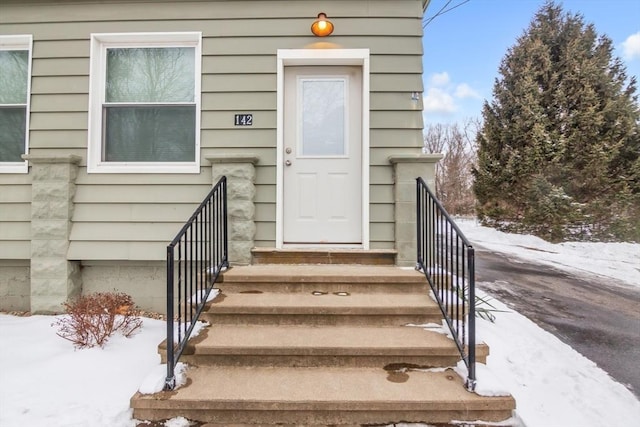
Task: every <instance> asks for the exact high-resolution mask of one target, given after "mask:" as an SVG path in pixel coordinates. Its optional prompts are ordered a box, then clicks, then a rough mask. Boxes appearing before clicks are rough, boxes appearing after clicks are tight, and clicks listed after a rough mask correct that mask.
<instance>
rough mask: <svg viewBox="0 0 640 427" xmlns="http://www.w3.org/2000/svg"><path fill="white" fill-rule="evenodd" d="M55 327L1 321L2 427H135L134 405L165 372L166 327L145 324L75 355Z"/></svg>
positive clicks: (45, 322)
mask: <svg viewBox="0 0 640 427" xmlns="http://www.w3.org/2000/svg"><path fill="white" fill-rule="evenodd" d="M54 320H55V318H54V317H52V316H31V317H15V316H8V315H0V340H2V351H0V385H1V386H0V426H2V427H20V426H43V427H44V426H47V427H129V426H134V425H135V423H134V422H133V420H132V419H131V411H130V409H129V398H131V396H133V394H134V393H135V392H136V390H137V389H138V387H139V386H140V384H141V383H142V380H143V378H144V377H145V375H146V373H147V372H149V371H150V370H152V369H153V368H154V367H155V366H158V365H159V364H160V357H159V356H158V354H157V350H156V349H157V346H158V344H159V343H160V341H162V339H163V337H164V335H165V334H166V326H165V323H164V322H162V321H159V320H152V319H144V321H143V326H142V330H141V331H140V332H139V333H137V334H136V335H135V336H133V337H131V338H124V337H122V336H117V335H116V336H113V337H112V338H111V339H110V340H109V342H108V343H107V344H106V346H105V347H104V349H100V348H98V347H96V348H90V349H83V350H75V349H74V347H73V345H72V344H71V342H69V341H66V340H64V339H62V338H60V337H59V336H57V335H56V329H55V328H54V327H52V326H51V324H52V323H53V321H54Z"/></svg>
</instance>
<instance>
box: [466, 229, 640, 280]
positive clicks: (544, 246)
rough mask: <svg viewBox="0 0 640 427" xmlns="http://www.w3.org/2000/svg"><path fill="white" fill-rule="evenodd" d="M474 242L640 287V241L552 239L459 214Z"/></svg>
mask: <svg viewBox="0 0 640 427" xmlns="http://www.w3.org/2000/svg"><path fill="white" fill-rule="evenodd" d="M456 224H457V225H458V226H459V227H460V229H461V230H462V232H463V233H464V235H465V236H466V237H467V239H469V241H471V244H478V245H480V246H482V247H483V248H486V249H489V250H491V251H495V252H502V253H507V254H510V255H513V256H516V257H519V258H522V259H526V260H531V261H534V262H537V263H539V264H545V265H549V266H551V267H555V268H558V269H560V270H564V271H569V272H573V273H582V274H584V273H588V274H594V275H598V276H604V277H609V278H611V279H615V280H619V281H621V282H624V283H626V284H627V285H631V286H636V287H640V244H638V243H599V242H566V243H549V242H547V241H545V240H542V239H540V238H539V237H535V236H531V235H524V234H509V233H503V232H501V231H497V230H495V229H493V228H488V227H481V226H480V225H479V224H478V223H477V221H475V220H470V219H461V218H456Z"/></svg>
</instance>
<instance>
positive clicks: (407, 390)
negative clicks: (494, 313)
mask: <svg viewBox="0 0 640 427" xmlns="http://www.w3.org/2000/svg"><path fill="white" fill-rule="evenodd" d="M131 407H132V408H133V416H134V418H136V419H139V420H150V421H158V420H163V419H169V418H172V417H174V416H175V415H176V414H180V415H181V416H183V417H186V418H188V419H190V420H194V421H199V422H203V423H205V422H206V423H216V424H223V425H230V424H242V423H245V424H278V423H285V424H301V425H319V424H324V425H345V424H346V425H353V424H390V423H395V422H401V421H402V422H422V423H449V422H451V420H460V421H475V420H483V421H496V422H497V421H503V420H506V419H508V418H509V417H510V416H511V413H512V410H513V409H514V408H515V402H514V400H513V398H512V397H481V396H478V395H476V394H474V393H470V392H468V391H466V390H465V388H464V386H463V381H462V379H461V378H460V377H459V376H458V375H457V374H456V373H455V372H453V371H452V370H445V371H442V372H418V371H407V372H399V371H385V370H384V369H382V368H283V367H275V368H274V367H207V366H204V367H194V368H190V369H189V370H188V380H187V385H186V386H184V387H182V388H179V389H177V390H174V391H172V392H162V393H157V394H154V395H140V394H139V393H137V394H136V395H134V396H133V398H132V399H131Z"/></svg>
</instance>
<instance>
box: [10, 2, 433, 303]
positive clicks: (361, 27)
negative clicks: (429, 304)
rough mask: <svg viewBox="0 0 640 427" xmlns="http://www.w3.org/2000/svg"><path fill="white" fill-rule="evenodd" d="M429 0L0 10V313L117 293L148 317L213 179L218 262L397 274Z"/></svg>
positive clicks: (411, 226)
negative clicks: (375, 260) (369, 254)
mask: <svg viewBox="0 0 640 427" xmlns="http://www.w3.org/2000/svg"><path fill="white" fill-rule="evenodd" d="M428 3H429V1H428V0H394V1H387V0H348V1H338V0H323V1H303V0H300V1H295V0H278V1H276V0H251V1H222V0H220V1H216V0H206V1H205V0H188V1H187V0H155V1H130V0H113V1H109V2H103V1H97V0H83V1H75V0H64V1H63V0H61V1H47V2H43V1H38V0H19V1H17V0H4V1H3V2H2V4H0V309H2V310H30V311H32V312H37V313H52V312H59V311H61V304H62V303H63V302H65V301H66V300H67V299H68V298H69V297H72V296H74V295H77V294H79V293H80V292H95V291H112V290H118V291H122V292H127V293H129V294H131V295H132V296H133V298H134V300H135V301H136V302H137V303H138V304H139V305H141V306H142V307H144V308H146V309H150V310H156V311H164V310H165V299H166V296H165V290H164V289H165V288H164V287H165V284H164V283H165V282H164V281H165V274H166V273H165V256H166V252H165V247H166V245H167V243H168V242H169V241H171V239H172V238H173V236H175V234H176V233H177V232H178V231H179V230H180V229H181V227H182V224H183V223H184V222H185V221H186V219H187V218H189V216H190V215H191V213H192V212H193V210H194V208H195V207H196V206H197V205H198V204H199V203H200V201H201V200H202V199H203V197H204V196H205V195H206V194H207V192H208V191H209V189H210V188H211V187H212V185H213V184H215V183H216V182H217V180H218V178H219V177H220V176H222V175H225V176H227V177H228V178H229V196H228V197H229V218H230V230H229V239H230V242H229V245H230V247H229V251H230V262H231V263H232V264H236V265H242V264H249V263H251V260H252V249H253V248H271V249H278V250H279V249H283V248H288V247H323V248H327V247H329V248H331V247H338V248H352V249H359V250H364V251H382V252H384V251H387V252H388V251H391V252H393V253H394V254H395V256H396V263H397V264H398V265H414V264H415V231H414V230H415V219H414V216H415V202H414V201H413V200H414V199H415V177H417V176H422V177H424V178H425V180H426V181H427V182H429V181H430V180H432V179H433V169H434V165H435V163H436V162H437V160H438V156H434V155H423V154H421V153H422V151H421V149H422V145H423V140H422V128H423V118H422V98H421V97H422V90H423V85H422V50H423V49H422V38H421V36H422V16H423V11H424V9H425V8H426V7H427V5H428ZM321 13H323V14H324V16H325V17H326V18H327V19H328V20H329V21H330V23H331V25H332V26H333V32H332V34H331V35H329V36H325V37H318V36H316V35H314V34H312V32H311V29H310V27H311V25H312V23H313V22H314V21H315V20H316V19H317V18H318V17H319V15H320V14H321ZM320 18H323V17H322V16H320ZM326 25H329V24H326ZM319 141H329V142H328V143H322V144H320V143H319Z"/></svg>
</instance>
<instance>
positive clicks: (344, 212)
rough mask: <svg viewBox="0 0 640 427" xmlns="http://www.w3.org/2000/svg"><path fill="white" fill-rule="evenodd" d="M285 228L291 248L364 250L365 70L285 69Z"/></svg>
mask: <svg viewBox="0 0 640 427" xmlns="http://www.w3.org/2000/svg"><path fill="white" fill-rule="evenodd" d="M284 86H285V94H284V153H283V159H284V174H283V181H284V182H283V186H284V191H283V199H284V227H283V233H284V236H283V243H284V244H290V245H331V244H335V245H354V246H357V245H360V244H362V68H361V67H347V66H344V67H339V66H309V67H293V66H292V67H285V85H284Z"/></svg>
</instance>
